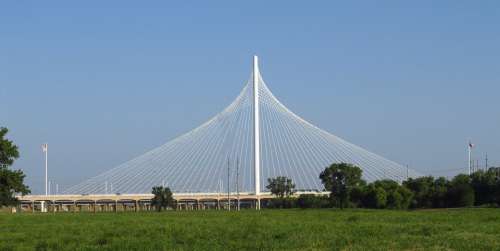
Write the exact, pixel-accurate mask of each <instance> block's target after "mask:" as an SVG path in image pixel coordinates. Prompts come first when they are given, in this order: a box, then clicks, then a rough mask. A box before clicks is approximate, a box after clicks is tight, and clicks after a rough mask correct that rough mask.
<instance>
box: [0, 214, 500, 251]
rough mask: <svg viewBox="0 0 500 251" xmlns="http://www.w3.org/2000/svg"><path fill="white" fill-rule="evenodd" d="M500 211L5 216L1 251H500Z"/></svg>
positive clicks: (0, 233) (0, 219) (1, 220)
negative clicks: (242, 250) (243, 250)
mask: <svg viewBox="0 0 500 251" xmlns="http://www.w3.org/2000/svg"><path fill="white" fill-rule="evenodd" d="M499 236H500V210H499V209H454V210H425V211H383V210H344V211H340V210H264V211H261V212H256V211H242V212H217V211H198V212H164V213H117V214H114V213H98V214H91V213H59V214H17V215H12V214H8V213H0V250H193V249H195V250H222V249H226V250H241V249H246V250H402V249H403V250H500V238H499Z"/></svg>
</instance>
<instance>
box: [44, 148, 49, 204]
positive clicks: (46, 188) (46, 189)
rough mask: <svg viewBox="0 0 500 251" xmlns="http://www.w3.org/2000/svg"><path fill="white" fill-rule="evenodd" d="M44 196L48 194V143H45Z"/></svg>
mask: <svg viewBox="0 0 500 251" xmlns="http://www.w3.org/2000/svg"><path fill="white" fill-rule="evenodd" d="M44 150H45V196H47V195H49V190H48V152H49V145H48V144H47V143H45V148H44Z"/></svg>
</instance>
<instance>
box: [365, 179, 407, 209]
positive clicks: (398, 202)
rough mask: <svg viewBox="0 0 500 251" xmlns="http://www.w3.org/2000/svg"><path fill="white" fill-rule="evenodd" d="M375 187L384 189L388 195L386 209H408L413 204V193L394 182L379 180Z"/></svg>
mask: <svg viewBox="0 0 500 251" xmlns="http://www.w3.org/2000/svg"><path fill="white" fill-rule="evenodd" d="M373 184H374V185H375V187H378V188H382V189H383V190H384V191H385V194H386V198H387V201H386V205H385V207H386V208H390V209H407V208H408V207H409V205H410V203H411V199H412V197H413V193H412V192H411V191H410V190H409V189H408V188H406V187H404V186H401V185H400V184H399V183H397V182H396V181H393V180H378V181H375V182H374V183H373Z"/></svg>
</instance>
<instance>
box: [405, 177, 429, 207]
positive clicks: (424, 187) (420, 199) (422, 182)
mask: <svg viewBox="0 0 500 251" xmlns="http://www.w3.org/2000/svg"><path fill="white" fill-rule="evenodd" d="M403 185H404V186H405V187H406V188H408V189H409V190H410V191H412V192H413V195H414V196H413V200H412V201H411V203H410V207H412V208H431V207H432V187H433V186H434V177H432V176H425V177H419V178H416V179H413V178H409V179H408V180H406V181H404V182H403Z"/></svg>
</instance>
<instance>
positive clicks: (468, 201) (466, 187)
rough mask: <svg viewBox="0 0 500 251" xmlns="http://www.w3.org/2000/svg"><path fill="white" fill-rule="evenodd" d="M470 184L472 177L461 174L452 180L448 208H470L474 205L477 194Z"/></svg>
mask: <svg viewBox="0 0 500 251" xmlns="http://www.w3.org/2000/svg"><path fill="white" fill-rule="evenodd" d="M470 182H471V179H470V177H469V176H468V175H465V174H459V175H457V176H455V177H454V178H453V180H451V182H450V188H449V190H448V196H447V197H448V199H447V200H448V206H450V207H469V206H473V205H474V201H475V194H474V189H473V188H472V186H471V185H470Z"/></svg>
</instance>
